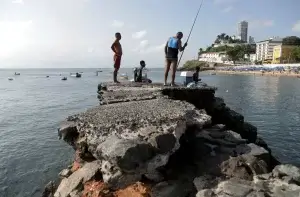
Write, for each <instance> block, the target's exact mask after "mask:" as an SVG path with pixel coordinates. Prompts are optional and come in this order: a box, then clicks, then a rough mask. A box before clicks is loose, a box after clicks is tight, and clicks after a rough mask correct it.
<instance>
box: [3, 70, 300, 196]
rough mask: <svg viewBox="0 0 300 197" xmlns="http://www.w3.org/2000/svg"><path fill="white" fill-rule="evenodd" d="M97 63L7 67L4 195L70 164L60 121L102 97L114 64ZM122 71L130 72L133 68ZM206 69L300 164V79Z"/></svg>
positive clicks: (36, 187) (32, 187)
mask: <svg viewBox="0 0 300 197" xmlns="http://www.w3.org/2000/svg"><path fill="white" fill-rule="evenodd" d="M96 70H97V69H95V68H94V69H86V68H85V69H20V70H7V69H6V70H5V69H2V70H0V109H1V110H0V196H1V197H2V196H3V197H27V196H28V197H39V196H41V193H42V191H43V189H44V186H45V184H47V183H48V182H49V181H50V180H56V179H57V178H58V173H59V172H60V171H61V170H62V169H64V168H66V167H67V166H68V165H69V164H71V162H72V160H73V154H74V151H73V150H72V148H71V147H70V146H69V145H67V144H66V143H65V142H63V141H61V140H58V136H57V128H58V127H59V123H60V122H61V121H63V120H64V119H65V118H66V117H67V116H69V115H72V114H75V113H79V112H83V111H85V110H86V109H88V108H90V107H93V106H96V105H98V100H97V85H98V84H99V83H100V82H105V81H108V80H111V78H112V74H111V72H112V69H101V70H103V72H101V73H99V76H96V74H95V71H96ZM14 72H20V73H21V75H20V76H14ZM71 72H72V73H74V72H83V75H82V78H72V77H70V76H69V75H70V73H71ZM120 73H128V75H129V76H131V75H132V69H121V71H120ZM47 75H48V76H49V78H46V76H47ZM60 75H61V76H60ZM201 75H202V76H201V78H202V80H203V81H204V82H205V83H207V84H209V85H214V86H217V87H218V91H217V93H216V95H217V96H221V97H223V98H224V99H225V102H226V104H227V105H228V106H229V107H231V108H232V109H234V110H236V111H237V112H239V113H241V114H243V115H244V116H245V120H246V121H249V122H250V123H252V124H253V125H255V126H257V127H258V132H259V135H260V136H262V137H263V138H264V139H265V141H266V142H267V143H268V145H269V146H270V148H271V149H272V151H273V154H274V155H275V156H276V157H277V158H278V159H279V160H280V161H282V162H287V163H292V164H295V165H300V152H299V151H298V147H299V145H300V140H299V137H300V127H299V126H298V125H299V124H300V115H299V112H300V102H299V101H300V79H298V78H289V77H268V76H252V75H248V76H246V75H235V76H229V75H218V74H217V75H207V74H206V75H204V74H201ZM62 76H67V77H68V80H67V81H62V80H61V77H62ZM148 76H149V77H150V78H151V79H152V80H153V81H155V82H162V81H163V69H162V68H157V69H151V71H150V72H149V74H148ZM8 77H12V78H13V79H14V80H12V81H9V80H8Z"/></svg>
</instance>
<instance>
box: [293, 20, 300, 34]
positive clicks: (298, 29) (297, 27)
mask: <svg viewBox="0 0 300 197" xmlns="http://www.w3.org/2000/svg"><path fill="white" fill-rule="evenodd" d="M292 30H293V31H295V32H300V20H298V21H297V22H296V23H295V24H294V25H293V28H292Z"/></svg>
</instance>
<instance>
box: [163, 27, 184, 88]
mask: <svg viewBox="0 0 300 197" xmlns="http://www.w3.org/2000/svg"><path fill="white" fill-rule="evenodd" d="M182 37H183V33H182V32H178V33H177V34H176V36H174V37H171V38H169V40H168V41H167V43H166V46H165V55H166V67H165V82H164V86H166V85H167V80H168V74H169V71H170V68H171V66H172V80H171V86H174V85H175V75H176V70H177V64H178V53H179V51H180V52H182V51H184V49H185V47H186V46H187V43H185V44H184V45H183V46H182V42H181V39H182Z"/></svg>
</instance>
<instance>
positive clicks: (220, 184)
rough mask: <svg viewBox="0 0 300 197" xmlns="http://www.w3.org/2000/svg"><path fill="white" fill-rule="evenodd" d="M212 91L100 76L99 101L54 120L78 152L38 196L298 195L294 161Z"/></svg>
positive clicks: (299, 180)
mask: <svg viewBox="0 0 300 197" xmlns="http://www.w3.org/2000/svg"><path fill="white" fill-rule="evenodd" d="M215 91H216V88H214V87H209V86H207V87H201V88H185V87H164V86H162V85H161V84H141V83H122V84H112V83H106V84H100V85H99V86H98V99H99V104H100V105H99V106H96V107H94V108H92V109H89V110H87V111H86V112H84V113H81V114H77V115H73V116H70V117H68V118H67V119H66V121H64V122H63V123H62V125H61V127H60V128H59V130H58V135H59V137H60V138H61V139H62V140H64V141H65V142H67V143H68V144H69V145H71V146H72V147H73V148H74V150H75V151H76V154H75V160H74V163H73V165H71V166H69V168H67V169H64V170H62V171H61V173H60V174H59V176H60V177H61V181H60V182H59V183H58V184H57V186H56V187H55V186H54V183H53V182H50V183H49V184H48V185H47V187H46V189H45V191H44V193H43V196H48V197H49V196H54V197H195V196H196V197H221V196H222V197H273V196H276V197H277V196H278V197H281V196H282V197H283V196H288V197H296V196H297V197H299V195H300V170H299V168H297V167H295V166H292V165H288V164H280V163H279V162H278V161H277V160H276V159H275V158H274V157H273V156H272V154H271V150H270V149H269V148H268V146H267V144H266V143H265V142H264V141H263V139H261V138H260V137H258V135H257V128H256V127H254V126H253V125H251V124H250V123H248V122H246V121H245V120H244V117H243V116H242V115H241V114H239V113H237V112H235V111H233V110H231V109H230V108H229V107H227V106H226V104H225V103H224V100H223V99H222V98H218V97H215Z"/></svg>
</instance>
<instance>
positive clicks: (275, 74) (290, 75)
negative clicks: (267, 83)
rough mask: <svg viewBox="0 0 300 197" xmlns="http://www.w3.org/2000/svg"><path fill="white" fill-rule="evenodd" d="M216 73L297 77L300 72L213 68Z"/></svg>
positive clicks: (299, 76) (299, 75)
mask: <svg viewBox="0 0 300 197" xmlns="http://www.w3.org/2000/svg"><path fill="white" fill-rule="evenodd" d="M214 72H216V73H221V74H228V75H260V76H274V77H280V76H287V77H297V78H300V73H298V74H297V73H294V72H264V73H262V72H261V71H224V70H215V71H214Z"/></svg>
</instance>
